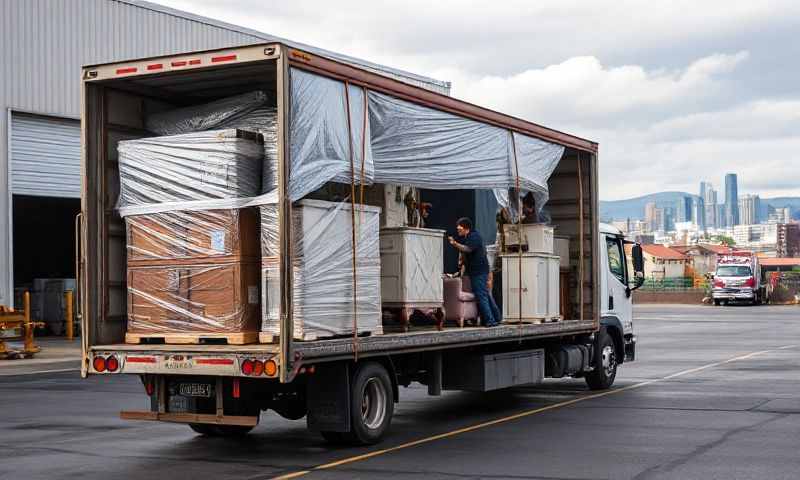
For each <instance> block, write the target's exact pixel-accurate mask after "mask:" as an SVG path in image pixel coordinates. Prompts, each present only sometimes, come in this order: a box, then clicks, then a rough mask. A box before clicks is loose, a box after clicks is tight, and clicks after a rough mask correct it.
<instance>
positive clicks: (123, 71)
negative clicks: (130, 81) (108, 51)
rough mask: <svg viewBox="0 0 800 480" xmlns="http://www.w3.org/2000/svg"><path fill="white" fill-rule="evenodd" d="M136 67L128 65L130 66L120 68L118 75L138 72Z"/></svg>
mask: <svg viewBox="0 0 800 480" xmlns="http://www.w3.org/2000/svg"><path fill="white" fill-rule="evenodd" d="M136 70H137V68H136V67H128V68H118V69H117V75H123V74H126V73H136Z"/></svg>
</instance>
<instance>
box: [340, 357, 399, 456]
mask: <svg viewBox="0 0 800 480" xmlns="http://www.w3.org/2000/svg"><path fill="white" fill-rule="evenodd" d="M393 413H394V396H393V395H392V381H391V380H390V379H389V373H388V372H387V371H386V369H385V368H384V367H383V365H381V364H379V363H376V362H367V363H364V364H362V365H361V366H359V367H358V369H357V370H356V372H355V375H353V382H352V383H351V391H350V419H351V420H350V432H348V433H345V434H343V436H344V437H345V438H347V439H348V440H351V441H352V442H353V443H357V444H361V445H373V444H375V443H378V442H379V441H380V440H381V438H382V437H383V435H384V433H386V431H387V430H388V429H389V424H390V423H391V422H392V414H393Z"/></svg>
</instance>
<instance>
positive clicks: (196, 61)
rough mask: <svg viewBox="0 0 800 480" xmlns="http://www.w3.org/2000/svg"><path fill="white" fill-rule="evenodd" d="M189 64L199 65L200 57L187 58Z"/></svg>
mask: <svg viewBox="0 0 800 480" xmlns="http://www.w3.org/2000/svg"><path fill="white" fill-rule="evenodd" d="M189 65H200V59H197V60H189Z"/></svg>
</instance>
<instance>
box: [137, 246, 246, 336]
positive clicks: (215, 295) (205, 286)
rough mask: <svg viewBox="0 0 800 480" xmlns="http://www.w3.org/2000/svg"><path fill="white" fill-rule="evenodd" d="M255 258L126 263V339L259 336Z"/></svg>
mask: <svg viewBox="0 0 800 480" xmlns="http://www.w3.org/2000/svg"><path fill="white" fill-rule="evenodd" d="M258 276H259V266H258V263H255V262H238V261H232V262H227V261H224V262H219V263H206V264H187V265H181V264H179V263H177V262H165V263H163V264H161V265H155V264H152V265H147V266H133V265H129V266H128V278H127V280H128V330H127V333H126V335H125V339H126V341H127V342H128V343H140V342H141V341H142V340H147V339H158V340H163V342H164V343H198V342H201V341H211V340H213V339H220V340H224V341H225V343H229V344H244V343H253V342H255V341H256V340H257V339H258V323H259V317H260V305H259V291H258Z"/></svg>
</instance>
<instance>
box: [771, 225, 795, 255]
mask: <svg viewBox="0 0 800 480" xmlns="http://www.w3.org/2000/svg"><path fill="white" fill-rule="evenodd" d="M777 227H778V239H777V240H778V241H777V245H776V250H777V252H778V256H779V257H800V223H782V224H779V225H778V226H777Z"/></svg>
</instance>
